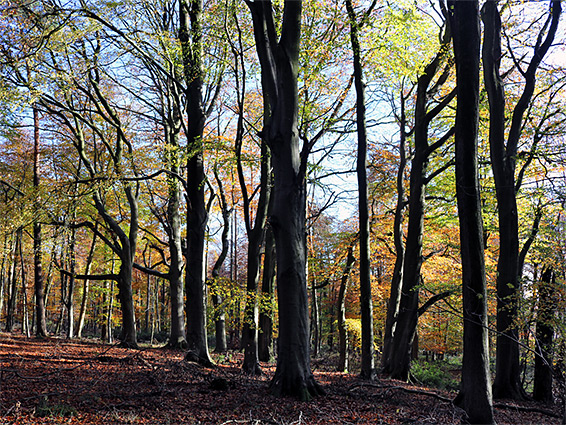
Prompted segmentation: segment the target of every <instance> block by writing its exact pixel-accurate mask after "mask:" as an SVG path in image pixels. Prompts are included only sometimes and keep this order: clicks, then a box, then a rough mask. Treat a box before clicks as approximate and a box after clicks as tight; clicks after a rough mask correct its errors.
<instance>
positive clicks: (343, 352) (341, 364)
mask: <svg viewBox="0 0 566 425" xmlns="http://www.w3.org/2000/svg"><path fill="white" fill-rule="evenodd" d="M355 261H356V259H355V257H354V246H353V245H350V246H349V247H348V255H347V257H346V265H345V266H344V271H343V273H342V277H341V279H340V290H339V292H338V301H337V304H338V340H339V347H340V357H339V359H338V372H347V371H348V329H347V327H346V303H345V298H346V288H347V286H348V279H349V277H350V273H351V272H352V267H353V265H354V262H355Z"/></svg>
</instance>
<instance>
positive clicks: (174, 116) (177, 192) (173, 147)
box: [165, 81, 187, 349]
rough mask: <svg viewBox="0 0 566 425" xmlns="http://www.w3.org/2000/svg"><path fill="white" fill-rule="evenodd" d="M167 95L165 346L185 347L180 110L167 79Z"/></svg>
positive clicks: (172, 87) (175, 95)
mask: <svg viewBox="0 0 566 425" xmlns="http://www.w3.org/2000/svg"><path fill="white" fill-rule="evenodd" d="M167 84H168V90H169V92H170V93H169V95H170V96H171V97H172V98H173V99H172V110H168V111H167V115H168V117H167V118H168V122H167V123H166V124H165V137H166V143H167V145H168V147H169V149H168V151H167V154H168V158H167V163H168V164H167V165H168V168H169V170H170V171H171V173H172V175H170V176H168V178H167V179H168V187H169V196H168V201H167V223H168V224H169V232H168V244H169V255H170V260H169V271H168V273H167V277H168V279H169V286H170V291H171V331H170V333H169V341H168V343H167V345H168V347H171V348H181V349H186V348H187V338H186V332H185V313H184V308H183V307H184V302H185V301H184V291H183V267H184V262H183V251H182V248H181V239H182V236H181V211H180V206H181V188H180V184H179V181H178V179H177V177H176V176H178V175H180V162H181V158H180V156H181V155H180V152H179V132H180V127H181V111H180V105H179V103H178V93H175V94H173V92H174V90H175V86H174V85H173V84H172V83H171V82H170V81H168V83H167Z"/></svg>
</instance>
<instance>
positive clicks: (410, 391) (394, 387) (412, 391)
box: [349, 383, 453, 404]
mask: <svg viewBox="0 0 566 425" xmlns="http://www.w3.org/2000/svg"><path fill="white" fill-rule="evenodd" d="M360 387H371V388H379V389H388V390H401V391H405V392H408V393H413V394H421V395H426V396H430V397H434V398H436V399H438V400H440V401H444V402H446V403H450V404H452V402H453V400H452V399H451V398H448V397H444V396H441V395H440V394H437V393H433V392H430V391H424V390H416V389H413V388H405V387H402V386H393V385H378V384H371V383H364V384H356V385H353V386H352V387H350V389H349V391H352V390H354V389H356V388H360Z"/></svg>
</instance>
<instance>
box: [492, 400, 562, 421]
mask: <svg viewBox="0 0 566 425" xmlns="http://www.w3.org/2000/svg"><path fill="white" fill-rule="evenodd" d="M493 407H494V408H496V409H509V410H517V411H519V412H527V413H541V414H543V415H546V416H550V417H551V418H558V419H560V418H562V416H561V415H559V414H557V413H554V412H553V411H551V410H546V409H540V408H538V407H528V406H517V405H515V404H505V403H494V404H493Z"/></svg>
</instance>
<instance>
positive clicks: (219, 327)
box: [211, 168, 231, 353]
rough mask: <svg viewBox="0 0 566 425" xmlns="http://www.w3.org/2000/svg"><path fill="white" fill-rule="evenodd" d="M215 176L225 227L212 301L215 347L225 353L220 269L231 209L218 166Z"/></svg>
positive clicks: (214, 279) (225, 253)
mask: <svg viewBox="0 0 566 425" xmlns="http://www.w3.org/2000/svg"><path fill="white" fill-rule="evenodd" d="M214 176H215V178H216V182H217V183H218V188H219V192H220V206H221V209H222V221H223V222H224V227H223V228H222V236H221V242H222V249H221V251H220V255H219V256H218V258H217V259H216V262H215V263H214V266H213V267H212V272H211V275H212V303H213V304H214V326H215V331H216V334H215V338H216V347H215V349H214V351H215V352H217V353H224V352H226V351H227V350H228V346H227V343H226V313H225V311H224V306H223V305H222V295H221V293H222V291H221V288H220V287H219V286H220V284H219V282H218V278H219V276H220V269H221V267H222V264H224V261H225V260H226V257H227V256H228V249H229V245H230V243H229V241H228V235H229V233H230V215H231V209H229V208H228V202H227V200H226V194H225V193H224V187H223V185H222V179H221V178H220V177H219V176H218V172H217V170H216V168H215V169H214Z"/></svg>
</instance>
